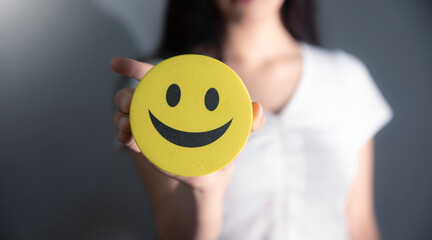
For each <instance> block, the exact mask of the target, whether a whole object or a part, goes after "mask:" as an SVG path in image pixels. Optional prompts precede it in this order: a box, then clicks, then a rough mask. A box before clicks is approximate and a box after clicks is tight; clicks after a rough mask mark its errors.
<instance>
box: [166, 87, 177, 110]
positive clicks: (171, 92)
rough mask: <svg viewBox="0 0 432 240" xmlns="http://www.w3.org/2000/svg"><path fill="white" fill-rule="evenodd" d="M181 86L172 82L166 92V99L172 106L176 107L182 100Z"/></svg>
mask: <svg viewBox="0 0 432 240" xmlns="http://www.w3.org/2000/svg"><path fill="white" fill-rule="evenodd" d="M180 95H181V92H180V87H179V86H178V85H177V84H171V86H169V87H168V90H167V93H166V101H167V103H168V105H170V107H175V106H177V104H178V103H179V102H180Z"/></svg>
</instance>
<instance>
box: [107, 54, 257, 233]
mask: <svg viewBox="0 0 432 240" xmlns="http://www.w3.org/2000/svg"><path fill="white" fill-rule="evenodd" d="M151 67H152V66H151V65H150V64H146V63H141V62H137V61H134V60H132V59H127V58H114V59H113V60H112V61H111V68H112V69H113V70H114V71H116V72H118V73H120V74H122V75H125V76H128V77H132V78H135V79H137V80H140V79H142V77H143V76H144V75H145V74H146V73H147V71H149V70H150V69H151ZM133 91H134V89H132V88H127V89H121V90H119V91H118V92H117V94H116V96H115V98H114V102H115V104H116V106H117V107H118V108H119V109H118V110H117V111H116V112H115V113H114V117H113V122H114V124H115V125H116V126H117V127H118V130H117V140H118V141H119V142H120V143H122V144H124V145H125V146H127V147H129V148H130V149H131V150H133V158H134V160H135V165H136V166H137V169H138V171H139V173H140V175H141V178H142V179H143V182H144V184H145V186H146V188H147V191H148V193H149V197H150V201H151V203H152V206H153V213H154V219H155V224H156V231H157V234H158V236H159V237H160V238H161V239H204V240H206V239H216V238H217V237H218V236H219V233H220V230H221V227H222V222H223V211H222V209H223V197H224V193H225V189H226V187H227V186H228V183H229V181H230V179H231V176H232V173H233V171H234V163H231V164H229V165H228V166H226V167H225V168H223V169H221V170H219V171H217V172H215V173H212V174H208V175H205V176H200V177H182V176H176V175H173V174H170V173H167V172H164V171H163V170H161V169H159V168H157V167H156V166H154V165H152V164H151V163H150V162H149V161H148V160H147V159H146V158H145V157H144V156H143V155H142V154H141V152H140V150H139V148H138V147H137V145H136V144H135V141H134V139H133V137H132V135H131V131H130V125H129V106H130V100H131V98H132V94H133ZM252 106H253V119H254V123H253V126H252V131H254V130H256V129H259V128H260V127H261V126H262V124H263V123H264V121H265V117H264V115H263V111H262V107H261V105H260V104H258V103H253V104H252Z"/></svg>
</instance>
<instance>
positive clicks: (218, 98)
mask: <svg viewBox="0 0 432 240" xmlns="http://www.w3.org/2000/svg"><path fill="white" fill-rule="evenodd" d="M130 124H131V129H132V134H133V137H134V139H135V141H136V143H137V145H138V147H139V149H140V150H141V152H142V153H143V154H144V155H145V156H146V157H147V158H148V160H150V161H151V162H152V163H153V164H154V165H156V166H157V167H159V168H161V169H162V170H164V171H167V172H169V173H172V174H175V175H180V176H202V175H206V174H209V173H212V172H215V171H217V170H219V169H222V168H223V167H225V166H226V165H228V164H229V163H230V162H231V161H232V160H234V158H235V157H236V156H237V155H238V154H239V152H240V151H241V149H242V148H243V147H244V145H245V144H246V141H247V139H248V137H249V134H250V131H251V126H252V104H251V100H250V97H249V93H248V91H247V89H246V87H245V86H244V84H243V82H242V80H241V79H240V77H239V76H238V75H237V74H236V73H235V72H234V71H233V70H232V69H231V68H229V67H228V66H227V65H225V64H224V63H222V62H220V61H218V60H216V59H213V58H210V57H206V56H201V55H180V56H176V57H172V58H169V59H167V60H165V61H162V62H161V63H159V64H158V65H156V66H154V67H153V68H152V69H151V70H150V71H149V72H148V73H147V74H146V75H145V76H144V77H143V79H142V80H141V81H140V83H139V84H138V86H137V88H136V90H135V92H134V94H133V97H132V102H131V106H130Z"/></svg>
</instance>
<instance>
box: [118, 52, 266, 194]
mask: <svg viewBox="0 0 432 240" xmlns="http://www.w3.org/2000/svg"><path fill="white" fill-rule="evenodd" d="M110 66H111V69H112V70H113V71H115V72H117V73H119V74H122V75H124V76H127V77H131V78H134V79H136V80H138V81H140V80H141V79H142V78H143V76H144V75H145V74H146V73H147V72H148V71H149V70H150V69H151V68H152V67H153V65H151V64H148V63H143V62H138V61H135V60H132V59H129V58H123V57H115V58H113V59H112V60H111V63H110ZM133 92H134V89H133V88H124V89H121V90H119V91H118V92H117V93H116V95H115V97H114V103H115V105H116V106H117V107H118V109H117V111H116V112H115V113H114V116H113V122H114V124H115V125H116V126H117V128H118V129H117V134H116V135H117V140H118V141H119V142H120V143H122V144H123V145H125V146H126V147H128V148H130V149H131V150H133V151H135V152H137V153H140V150H139V148H138V146H137V145H136V143H135V140H134V139H133V137H132V134H131V129H130V124H129V107H130V102H131V99H132V95H133ZM252 107H253V124H252V129H251V131H252V132H253V131H256V130H258V129H259V128H260V127H261V126H262V125H263V124H264V122H265V116H264V113H263V109H262V106H261V104H259V103H256V102H254V103H252ZM152 166H154V165H152ZM154 167H155V168H156V170H158V171H159V172H162V173H163V174H164V175H166V176H168V177H170V178H173V179H176V180H178V181H180V182H182V183H185V184H186V185H187V186H189V187H191V188H192V189H193V190H197V191H199V192H200V191H206V190H209V189H211V190H212V191H214V190H216V189H219V188H220V189H221V190H225V188H226V186H227V185H228V183H229V181H230V179H231V176H232V173H233V170H234V161H233V162H231V163H230V164H229V165H227V166H226V167H225V168H223V169H221V170H219V171H217V172H214V173H211V174H208V175H205V176H200V177H183V176H177V175H173V174H171V173H168V172H165V171H163V170H162V169H160V168H158V167H156V166H154Z"/></svg>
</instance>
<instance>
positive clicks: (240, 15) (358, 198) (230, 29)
mask: <svg viewBox="0 0 432 240" xmlns="http://www.w3.org/2000/svg"><path fill="white" fill-rule="evenodd" d="M215 1H216V4H217V6H218V8H219V10H220V11H221V13H222V15H223V16H224V21H225V32H224V35H223V36H224V38H223V42H222V43H223V44H222V46H223V48H222V55H223V59H224V62H225V63H226V64H228V65H229V66H230V67H231V68H233V69H234V70H235V71H236V72H237V73H238V74H239V75H240V77H241V78H242V79H243V81H244V83H245V85H246V87H247V88H248V90H249V93H250V95H251V97H252V98H253V99H255V100H257V101H258V102H260V103H261V104H259V103H256V102H254V103H252V104H253V119H254V120H253V126H252V129H251V131H252V132H253V131H256V130H258V129H259V128H260V127H261V126H262V125H263V124H264V122H265V116H264V114H263V109H266V110H267V111H271V112H274V113H277V112H278V111H279V110H280V109H281V108H282V107H283V106H284V105H286V104H287V103H288V102H289V100H290V98H291V96H292V94H293V93H294V92H295V90H296V87H297V85H298V82H299V80H300V76H301V72H302V59H301V54H300V49H299V45H298V43H297V42H296V41H295V40H294V39H293V37H292V36H291V35H290V34H289V33H288V32H287V31H286V30H285V28H284V27H283V25H282V22H281V20H280V17H279V10H280V7H281V6H282V4H283V0H267V1H264V0H252V1H245V2H236V1H231V0H215ZM269 36H271V37H269ZM250 49H253V51H251V50H250ZM197 51H200V52H201V53H202V54H207V55H212V52H214V49H211V48H209V47H206V48H204V47H199V48H198V49H197ZM110 65H111V68H112V69H113V70H114V71H115V72H117V73H119V74H122V75H125V76H128V77H131V78H135V79H137V80H138V81H139V80H140V79H141V78H142V77H143V76H144V75H145V74H146V73H147V72H148V71H149V70H150V69H151V67H152V65H150V64H147V63H142V62H138V61H135V60H132V59H128V58H123V57H116V58H113V59H112V61H111V64H110ZM133 91H134V89H132V88H125V89H121V90H119V91H118V92H117V94H116V95H115V98H114V102H115V105H116V106H117V107H118V110H117V111H116V112H115V113H114V116H113V122H114V124H115V125H116V126H117V128H118V130H117V140H118V141H119V142H121V143H122V144H124V145H125V146H126V147H128V148H130V149H131V150H133V158H134V161H135V165H136V167H137V169H138V171H139V173H140V175H141V177H142V179H143V182H144V184H145V186H146V188H147V190H148V192H149V195H150V199H151V202H152V205H153V210H154V218H155V222H156V231H157V233H158V236H159V237H160V238H161V239H217V237H218V236H219V233H220V230H221V227H222V223H223V216H222V212H223V211H222V210H223V197H224V194H225V190H226V187H227V185H228V183H229V182H230V180H231V176H232V174H233V171H234V166H235V162H232V163H231V164H229V165H228V166H227V167H225V168H223V169H221V170H220V171H218V172H215V173H212V174H209V175H206V176H201V177H181V176H175V175H172V174H169V173H167V172H164V171H162V170H161V169H159V168H157V167H156V166H154V165H152V164H151V163H150V162H149V161H148V160H147V159H146V158H145V157H144V156H143V155H142V154H141V153H140V150H139V149H138V147H137V146H136V144H135V141H134V139H133V137H132V135H131V131H130V125H129V116H128V113H129V107H130V100H131V97H132V94H133ZM373 159H374V158H373V139H371V140H370V141H369V142H368V143H366V144H365V146H363V147H362V148H361V149H360V151H359V166H358V171H357V175H356V178H355V180H354V182H353V184H352V187H351V189H350V193H349V201H348V203H347V208H346V213H347V214H346V216H347V220H348V223H349V234H350V236H351V238H352V239H354V240H356V239H362V240H363V239H366V240H377V239H379V233H378V229H377V225H376V220H375V214H374V208H373Z"/></svg>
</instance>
